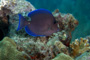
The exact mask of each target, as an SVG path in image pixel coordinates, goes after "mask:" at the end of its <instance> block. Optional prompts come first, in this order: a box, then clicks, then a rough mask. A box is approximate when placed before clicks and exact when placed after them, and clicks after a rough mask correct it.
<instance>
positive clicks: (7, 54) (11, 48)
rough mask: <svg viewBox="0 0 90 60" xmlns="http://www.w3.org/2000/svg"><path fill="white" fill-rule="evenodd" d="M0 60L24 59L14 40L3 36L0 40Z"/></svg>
mask: <svg viewBox="0 0 90 60" xmlns="http://www.w3.org/2000/svg"><path fill="white" fill-rule="evenodd" d="M0 60H25V59H24V58H23V54H22V53H21V52H19V51H18V50H17V46H16V44H15V42H14V40H12V39H10V38H9V37H5V38H4V39H3V40H2V41H0Z"/></svg>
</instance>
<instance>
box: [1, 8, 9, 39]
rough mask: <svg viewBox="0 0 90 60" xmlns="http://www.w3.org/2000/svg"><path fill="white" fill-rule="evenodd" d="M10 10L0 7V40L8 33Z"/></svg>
mask: <svg viewBox="0 0 90 60" xmlns="http://www.w3.org/2000/svg"><path fill="white" fill-rule="evenodd" d="M7 12H10V10H8V9H6V8H4V7H2V8H1V10H0V40H2V39H3V38H4V37H5V36H7V35H8V31H9V14H8V13H7Z"/></svg>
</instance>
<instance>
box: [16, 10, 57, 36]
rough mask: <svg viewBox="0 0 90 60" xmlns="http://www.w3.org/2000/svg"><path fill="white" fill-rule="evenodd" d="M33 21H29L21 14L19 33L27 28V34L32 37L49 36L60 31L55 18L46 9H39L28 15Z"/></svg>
mask: <svg viewBox="0 0 90 60" xmlns="http://www.w3.org/2000/svg"><path fill="white" fill-rule="evenodd" d="M28 17H29V18H31V21H27V20H26V19H25V18H24V17H23V16H22V15H21V14H19V25H18V28H17V31H18V30H20V29H22V28H23V27H25V31H26V33H28V34H29V35H31V36H49V35H51V34H52V33H55V32H56V31H57V30H58V27H57V24H56V23H55V21H56V20H55V18H54V17H53V15H52V13H51V12H50V11H48V10H46V9H37V10H34V11H32V12H30V13H29V14H28Z"/></svg>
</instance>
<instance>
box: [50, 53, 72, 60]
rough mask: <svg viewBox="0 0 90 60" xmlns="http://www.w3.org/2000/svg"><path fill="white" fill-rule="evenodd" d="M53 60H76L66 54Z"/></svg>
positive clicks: (61, 54)
mask: <svg viewBox="0 0 90 60" xmlns="http://www.w3.org/2000/svg"><path fill="white" fill-rule="evenodd" d="M52 60H74V59H73V58H72V57H70V56H68V55H66V54H64V53H60V54H59V55H58V56H57V57H56V58H54V59H52Z"/></svg>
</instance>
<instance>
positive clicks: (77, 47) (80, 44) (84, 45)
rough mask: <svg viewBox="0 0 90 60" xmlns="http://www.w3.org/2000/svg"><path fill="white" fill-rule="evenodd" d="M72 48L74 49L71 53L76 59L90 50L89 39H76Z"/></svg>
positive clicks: (71, 45)
mask: <svg viewBox="0 0 90 60" xmlns="http://www.w3.org/2000/svg"><path fill="white" fill-rule="evenodd" d="M70 47H71V48H72V52H71V55H72V57H76V56H78V55H80V54H82V53H84V52H86V51H88V50H90V46H89V43H88V39H85V38H81V39H80V41H79V40H78V39H76V40H75V42H73V43H71V44H70Z"/></svg>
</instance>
